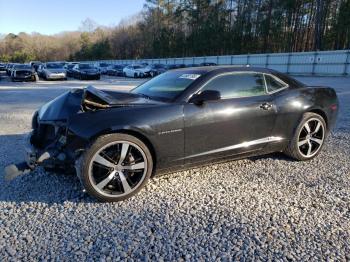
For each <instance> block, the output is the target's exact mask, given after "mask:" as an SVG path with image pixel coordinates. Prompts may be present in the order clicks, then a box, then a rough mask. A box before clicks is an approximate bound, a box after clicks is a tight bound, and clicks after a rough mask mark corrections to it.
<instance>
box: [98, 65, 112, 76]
mask: <svg viewBox="0 0 350 262" xmlns="http://www.w3.org/2000/svg"><path fill="white" fill-rule="evenodd" d="M110 66H111V64H108V63H100V64H99V66H98V69H99V70H100V73H101V74H103V75H105V74H107V70H108V68H109V67H110Z"/></svg>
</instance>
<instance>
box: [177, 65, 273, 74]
mask: <svg viewBox="0 0 350 262" xmlns="http://www.w3.org/2000/svg"><path fill="white" fill-rule="evenodd" d="M175 70H176V71H189V70H196V71H197V70H198V71H202V72H206V73H209V72H212V73H224V72H235V71H246V72H262V73H271V72H272V71H273V70H271V69H268V68H262V67H250V66H235V65H221V66H199V67H185V68H179V69H175Z"/></svg>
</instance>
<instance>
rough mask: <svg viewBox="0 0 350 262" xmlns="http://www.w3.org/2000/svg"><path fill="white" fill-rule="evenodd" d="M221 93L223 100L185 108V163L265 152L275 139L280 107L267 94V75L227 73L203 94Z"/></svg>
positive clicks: (209, 84)
mask: <svg viewBox="0 0 350 262" xmlns="http://www.w3.org/2000/svg"><path fill="white" fill-rule="evenodd" d="M204 90H214V91H219V92H220V97H221V98H220V99H219V100H215V101H207V102H204V103H203V104H202V105H196V104H192V103H187V104H186V105H185V106H184V123H185V163H193V162H200V161H207V160H208V159H215V158H221V157H226V156H229V155H236V154H243V153H247V152H252V151H257V150H261V149H262V148H263V147H264V146H265V145H266V143H269V142H270V141H272V140H274V139H276V138H274V137H272V136H271V131H272V129H273V127H274V123H275V119H276V106H275V105H274V102H273V98H272V96H270V95H268V94H267V92H266V86H265V81H264V76H263V74H260V73H254V72H244V73H237V72H235V73H226V74H223V75H219V76H216V77H214V78H212V79H211V80H209V81H208V82H207V83H206V84H204V85H203V87H202V88H201V89H200V91H199V92H203V91H204Z"/></svg>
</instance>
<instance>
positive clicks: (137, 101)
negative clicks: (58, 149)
mask: <svg viewBox="0 0 350 262" xmlns="http://www.w3.org/2000/svg"><path fill="white" fill-rule="evenodd" d="M160 103H162V102H159V101H155V100H151V99H147V98H144V97H142V96H140V95H138V94H133V93H130V92H118V91H102V90H99V89H96V88H94V87H93V86H88V87H87V88H84V89H74V90H71V91H68V92H65V93H63V94H62V95H60V96H58V97H56V98H55V99H53V100H52V101H50V102H48V103H46V104H45V105H43V106H42V107H41V108H40V109H39V110H38V117H39V119H40V120H41V121H67V120H68V118H69V116H71V115H73V114H77V113H83V112H85V111H91V110H93V111H96V110H105V109H108V108H112V107H113V108H114V107H128V106H141V105H153V104H160Z"/></svg>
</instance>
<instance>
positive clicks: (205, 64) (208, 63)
mask: <svg viewBox="0 0 350 262" xmlns="http://www.w3.org/2000/svg"><path fill="white" fill-rule="evenodd" d="M216 65H217V64H216V63H210V62H205V63H200V64H199V66H216Z"/></svg>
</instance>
